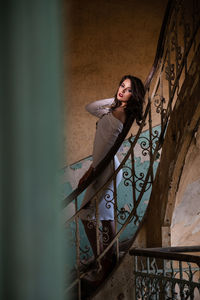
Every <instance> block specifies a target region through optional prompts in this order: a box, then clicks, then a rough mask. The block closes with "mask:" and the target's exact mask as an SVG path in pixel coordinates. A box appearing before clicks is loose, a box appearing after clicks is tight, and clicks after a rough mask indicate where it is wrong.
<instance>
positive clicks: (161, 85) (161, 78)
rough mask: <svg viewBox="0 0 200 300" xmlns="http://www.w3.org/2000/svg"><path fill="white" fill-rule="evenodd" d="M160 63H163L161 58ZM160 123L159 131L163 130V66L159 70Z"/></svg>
mask: <svg viewBox="0 0 200 300" xmlns="http://www.w3.org/2000/svg"><path fill="white" fill-rule="evenodd" d="M162 65H164V63H163V60H162ZM160 99H161V103H160V123H161V132H162V130H163V121H164V120H163V119H164V111H163V103H164V100H165V99H164V97H163V67H162V68H161V71H160Z"/></svg>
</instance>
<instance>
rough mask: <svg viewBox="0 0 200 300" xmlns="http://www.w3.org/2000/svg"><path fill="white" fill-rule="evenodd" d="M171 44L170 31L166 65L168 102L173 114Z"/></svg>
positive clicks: (169, 112)
mask: <svg viewBox="0 0 200 300" xmlns="http://www.w3.org/2000/svg"><path fill="white" fill-rule="evenodd" d="M170 48H171V45H170V33H169V36H168V51H167V67H166V79H167V81H168V93H169V97H168V99H169V102H168V108H167V110H168V114H171V109H172V106H171V101H172V99H171V98H172V86H171V53H170V51H171V49H170Z"/></svg>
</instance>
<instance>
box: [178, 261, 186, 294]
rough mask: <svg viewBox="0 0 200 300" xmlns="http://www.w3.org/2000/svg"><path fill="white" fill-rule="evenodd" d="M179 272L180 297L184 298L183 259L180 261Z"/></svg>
mask: <svg viewBox="0 0 200 300" xmlns="http://www.w3.org/2000/svg"><path fill="white" fill-rule="evenodd" d="M179 274H180V284H179V287H180V297H181V300H184V299H185V297H184V283H183V268H182V261H179Z"/></svg>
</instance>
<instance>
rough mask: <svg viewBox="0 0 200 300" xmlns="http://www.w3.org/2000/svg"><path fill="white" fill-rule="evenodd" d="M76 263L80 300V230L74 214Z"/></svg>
mask: <svg viewBox="0 0 200 300" xmlns="http://www.w3.org/2000/svg"><path fill="white" fill-rule="evenodd" d="M77 210H78V200H77V198H75V212H77ZM75 222H76V264H77V278H78V299H79V300H81V280H80V232H79V218H78V216H76V218H75Z"/></svg>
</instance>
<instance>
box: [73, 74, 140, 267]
mask: <svg viewBox="0 0 200 300" xmlns="http://www.w3.org/2000/svg"><path fill="white" fill-rule="evenodd" d="M144 94H145V90H144V86H143V84H142V82H141V80H140V79H139V78H137V77H134V76H131V75H125V76H124V77H123V78H122V79H121V81H120V84H119V87H118V90H117V93H116V95H115V97H114V98H110V99H104V100H99V101H95V102H92V103H91V104H89V105H87V106H86V110H87V111H88V112H90V113H91V114H93V115H95V116H96V117H98V118H100V119H99V121H98V123H97V130H96V134H95V140H94V146H93V163H92V165H91V166H90V168H89V170H88V171H87V172H86V173H85V174H84V176H83V177H82V178H81V179H80V181H79V185H81V184H82V183H83V182H84V181H85V180H86V179H87V178H88V176H89V175H91V173H92V172H93V170H94V169H95V168H96V167H97V165H98V164H99V163H100V162H101V160H102V159H103V158H104V157H105V155H106V154H107V153H108V151H109V150H110V149H111V147H112V146H113V145H114V143H115V141H116V139H117V137H118V135H119V133H120V132H121V131H122V129H123V126H124V125H125V123H126V121H127V120H128V118H129V116H130V115H132V114H134V116H135V118H136V121H137V123H139V121H141V119H142V112H143V102H144ZM118 166H119V161H118V159H117V156H115V157H114V161H111V162H110V163H109V165H108V166H107V167H106V168H105V170H104V171H103V172H102V173H101V174H100V175H99V176H98V178H96V179H95V180H94V181H93V183H92V184H91V185H90V186H89V187H88V189H87V191H86V193H85V197H84V200H83V202H82V207H83V206H84V205H85V204H86V203H87V202H88V200H89V199H91V198H92V196H94V195H95V193H96V191H97V190H99V188H100V187H102V186H103V185H104V184H105V183H106V181H107V180H108V178H109V177H110V176H111V175H112V173H113V171H114V169H116V168H117V167H118ZM121 173H122V172H119V173H118V175H117V180H116V181H117V185H118V184H119V182H120V181H121V178H122V174H121ZM113 189H114V188H113V182H111V183H110V184H109V186H107V187H106V189H105V190H104V191H102V192H101V195H100V196H99V198H98V205H99V208H98V212H99V220H100V221H101V222H102V227H103V232H104V233H106V234H104V238H105V236H106V237H107V238H106V245H105V243H104V244H102V243H100V251H103V248H104V247H105V246H107V245H108V244H109V243H110V242H111V241H112V239H113V238H114V236H115V224H114V199H113ZM95 205H96V204H95V199H92V200H91V201H90V202H89V204H88V205H87V207H86V208H83V209H82V212H81V214H80V218H81V219H82V222H83V225H84V228H85V232H86V234H87V237H88V240H89V242H90V244H91V247H92V250H93V253H94V255H95V256H97V243H96V223H95ZM104 240H105V239H104ZM113 256H115V253H114V246H113V247H111V249H110V250H109V251H108V252H107V254H106V257H105V258H104V260H103V262H102V267H103V271H105V272H107V271H108V268H109V267H110V266H111V265H112V259H113Z"/></svg>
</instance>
